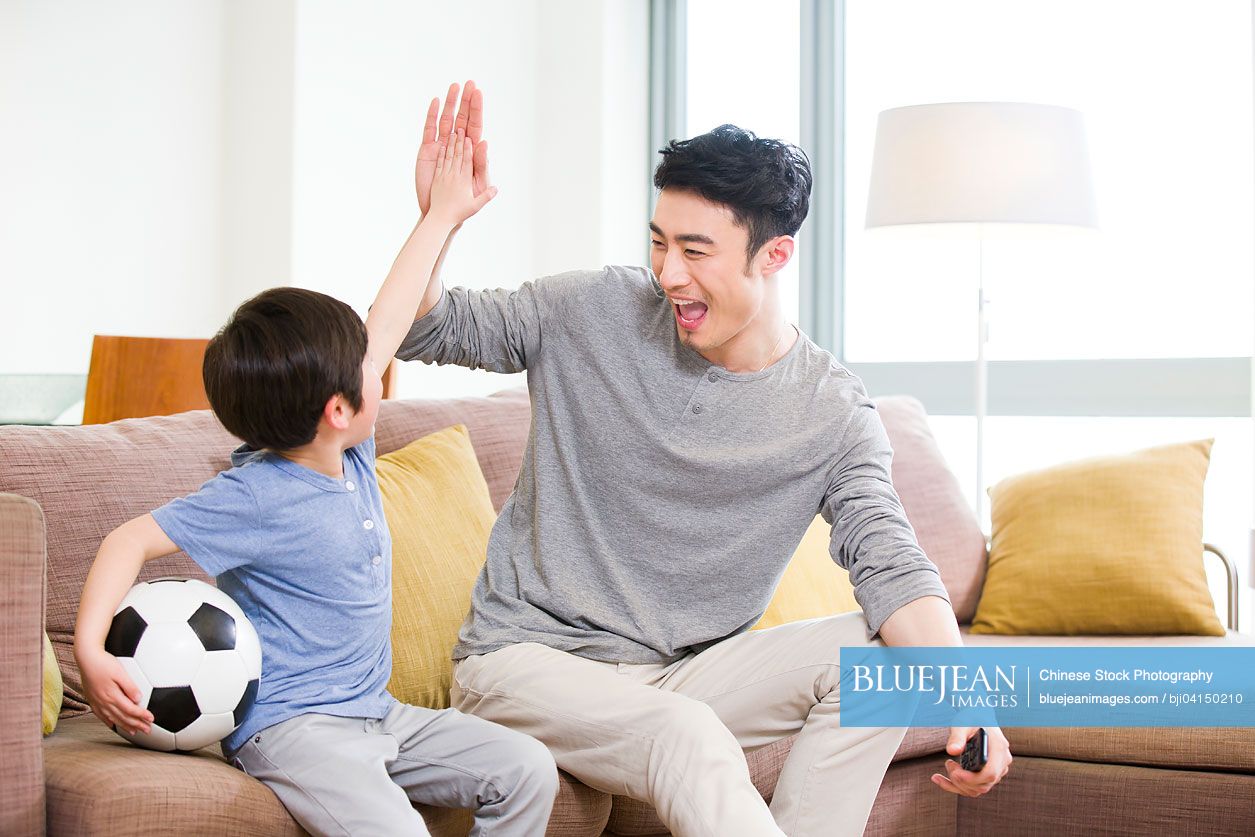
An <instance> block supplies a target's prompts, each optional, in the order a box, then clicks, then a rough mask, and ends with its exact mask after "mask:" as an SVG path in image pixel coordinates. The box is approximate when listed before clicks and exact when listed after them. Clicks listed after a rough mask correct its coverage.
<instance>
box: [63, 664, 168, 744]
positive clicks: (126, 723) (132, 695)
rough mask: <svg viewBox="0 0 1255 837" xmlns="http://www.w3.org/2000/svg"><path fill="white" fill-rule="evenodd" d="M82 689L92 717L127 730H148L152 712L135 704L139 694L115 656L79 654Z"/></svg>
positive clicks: (135, 731) (150, 729) (137, 703)
mask: <svg viewBox="0 0 1255 837" xmlns="http://www.w3.org/2000/svg"><path fill="white" fill-rule="evenodd" d="M78 663H79V670H80V671H81V672H82V675H83V691H84V692H85V693H86V697H87V703H88V704H89V705H90V706H91V708H92V712H94V713H95V714H96V717H97V718H99V719H100V720H102V721H104V722H105V724H106V725H108V726H111V727H119V728H121V729H124V730H126V731H127V732H129V733H132V734H134V733H138V732H151V731H152V726H151V725H152V721H153V716H152V713H151V712H149V711H148V710H147V709H143V708H141V707H140V705H139V700H140V697H141V696H142V693H141V692H140V690H139V687H138V686H136V685H135V681H133V680H132V679H131V678H130V675H128V674H127V673H126V669H124V668H123V667H122V664H121V663H120V662H118V658H117V657H115V656H113V655H112V654H110V653H109V652H108V651H105V650H103V649H102V650H101V651H99V652H98V653H91V654H88V655H86V656H82V655H80V657H79V661H78Z"/></svg>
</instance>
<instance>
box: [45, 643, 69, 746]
mask: <svg viewBox="0 0 1255 837" xmlns="http://www.w3.org/2000/svg"><path fill="white" fill-rule="evenodd" d="M43 669H44V678H43V680H44V682H43V693H44V705H43V711H42V713H41V718H40V721H41V726H42V727H43V732H44V735H52V731H53V730H54V729H56V728H57V718H59V717H60V716H61V699H62V698H63V697H64V696H65V695H64V693H65V685H64V684H63V683H62V682H61V667H60V666H59V665H58V664H57V655H56V653H55V652H54V651H53V650H52V643H51V642H50V641H49V640H48V633H47V632H46V631H45V632H44V665H43Z"/></svg>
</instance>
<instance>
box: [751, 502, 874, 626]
mask: <svg viewBox="0 0 1255 837" xmlns="http://www.w3.org/2000/svg"><path fill="white" fill-rule="evenodd" d="M831 533H832V527H831V526H829V525H828V521H826V520H824V519H823V517H822V516H820V515H816V516H815V519H814V520H812V521H811V525H810V528H809V529H807V530H806V534H805V535H803V536H802V542H801V543H800V544H798V547H797V551H795V552H794V553H793V557H792V558H790V559H789V566H788V568H787V569H785V571H784V576H783V577H782V578H781V579H780V584H779V585H777V586H776V592H775V595H773V596H772V598H771V603H770V604H769V605H767V611H766V612H765V613H764V614H763V618H762V619H759V620H758V623H757V624H756V625H754V627H753V628H751V629H750V630H752V631H759V630H762V629H763V628H774V627H776V626H777V625H783V624H785V623H786V622H798V621H801V620H803V619H816V618H818V617H820V616H835V615H836V614H838V613H847V612H849V611H851V610H859V606H858V602H857V601H855V600H854V586H853V585H851V584H850V573H849V572H848V571H846V570H843V569H841V568H840V567H839V566H837V562H836V561H833V560H832V555H831V554H830V553H829V551H828V542H829V538H830V537H831Z"/></svg>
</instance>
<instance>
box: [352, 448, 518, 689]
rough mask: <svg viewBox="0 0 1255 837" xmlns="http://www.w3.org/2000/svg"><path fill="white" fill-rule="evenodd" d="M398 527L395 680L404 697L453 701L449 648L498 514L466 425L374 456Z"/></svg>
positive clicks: (392, 685)
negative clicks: (494, 508) (451, 695)
mask: <svg viewBox="0 0 1255 837" xmlns="http://www.w3.org/2000/svg"><path fill="white" fill-rule="evenodd" d="M376 471H377V473H378V475H379V490H380V494H381V495H382V497H383V507H384V513H385V514H386V515H387V516H388V529H389V531H391V533H392V679H391V680H390V681H389V682H388V689H389V690H390V691H391V692H392V694H393V695H395V696H396V698H397V699H398V700H401V701H404V702H405V703H410V704H414V705H416V706H426V707H429V708H431V709H444V708H445V707H447V706H448V705H449V686H450V684H451V682H452V677H453V663H452V661H451V660H450V659H449V655H450V652H452V650H453V646H454V644H455V643H456V642H457V637H458V628H459V627H461V625H462V620H463V619H464V618H465V617H466V614H467V611H469V610H470V605H471V587H472V586H473V585H474V582H475V576H476V575H477V574H478V573H479V568H480V567H481V566H482V565H483V563H484V558H485V556H486V555H487V550H488V534H489V532H490V531H491V529H492V524H493V521H494V520H496V513H495V512H494V511H493V508H492V500H491V499H490V497H489V494H488V484H487V483H486V482H485V481H484V475H483V473H482V472H481V471H480V470H479V462H478V460H476V458H475V449H474V448H473V447H472V446H471V439H470V436H469V435H468V434H467V431H466V428H465V427H464V426H462V425H457V426H455V427H449V428H446V429H444V430H441V431H439V432H438V433H433V434H431V435H430V436H424V437H423V438H421V439H418V440H417V441H414V442H411V443H410V444H408V445H406V446H405V447H403V448H401V449H400V450H397V451H393V452H392V453H388V454H384V455H383V456H381V457H379V459H378V461H377V462H376Z"/></svg>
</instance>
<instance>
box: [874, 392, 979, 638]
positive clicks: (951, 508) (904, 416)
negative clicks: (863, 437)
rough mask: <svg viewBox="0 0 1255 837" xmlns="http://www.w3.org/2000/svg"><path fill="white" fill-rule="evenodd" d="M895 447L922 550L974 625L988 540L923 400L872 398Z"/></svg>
mask: <svg viewBox="0 0 1255 837" xmlns="http://www.w3.org/2000/svg"><path fill="white" fill-rule="evenodd" d="M873 400H874V401H875V402H876V410H877V412H879V413H880V419H881V421H882V422H883V423H884V425H885V432H886V433H887V434H888V435H889V443H890V444H891V445H892V446H893V487H894V489H895V490H896V491H897V492H898V497H900V498H901V500H902V507H903V508H904V509H906V516H907V519H908V520H909V521H910V522H911V528H913V529H914V530H915V537H916V539H917V540H918V541H919V545H920V547H921V548H922V549H923V550H924V554H925V555H927V556H928V557H929V558H930V559H932V562H933V563H934V564H936V565H937V569H939V570H941V580H942V582H944V583H945V585H946V591H947V592H948V593H949V594H950V604H951V606H952V607H953V608H954V615H955V617H956V618H957V619H958V620H959V622H960V624H967V623H970V622H971V621H972V617H973V616H974V615H975V614H976V601H977V599H979V598H980V591H981V586H982V585H983V584H984V582H985V565H986V562H987V559H988V553H987V551H986V544H985V535H984V534H983V533H982V532H981V530H980V525H979V524H978V523H977V521H976V513H975V511H973V509H972V507H971V505H970V504H969V503H968V501H967V498H966V497H965V496H964V494H963V491H962V490H961V489H960V488H959V482H958V480H957V479H956V478H955V476H954V473H953V472H952V471H951V470H950V468H949V466H947V465H946V460H945V457H944V456H942V454H941V449H940V448H939V447H938V446H937V440H936V439H935V438H934V437H933V434H932V431H931V430H930V429H929V427H928V415H927V414H926V413H925V412H924V405H923V404H921V403H920V401H919V399H917V398H914V397H912V396H909V395H887V396H883V397H881V398H875V399H873Z"/></svg>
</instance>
